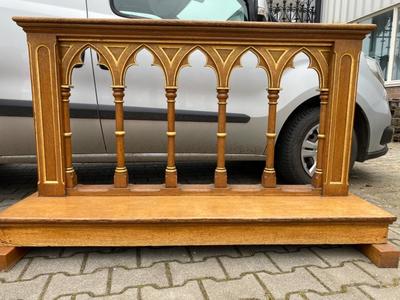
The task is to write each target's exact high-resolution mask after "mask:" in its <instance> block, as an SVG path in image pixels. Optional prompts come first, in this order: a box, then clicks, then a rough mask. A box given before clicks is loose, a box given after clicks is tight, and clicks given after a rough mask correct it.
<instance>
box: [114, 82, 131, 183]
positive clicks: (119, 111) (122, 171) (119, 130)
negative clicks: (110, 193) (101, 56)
mask: <svg viewBox="0 0 400 300" xmlns="http://www.w3.org/2000/svg"><path fill="white" fill-rule="evenodd" d="M112 89H113V96H114V102H115V139H116V146H117V147H116V148H117V167H116V168H115V173H114V186H115V187H116V188H125V187H127V186H128V170H127V168H126V166H125V131H124V106H123V104H124V96H125V94H124V90H125V87H124V86H113V87H112Z"/></svg>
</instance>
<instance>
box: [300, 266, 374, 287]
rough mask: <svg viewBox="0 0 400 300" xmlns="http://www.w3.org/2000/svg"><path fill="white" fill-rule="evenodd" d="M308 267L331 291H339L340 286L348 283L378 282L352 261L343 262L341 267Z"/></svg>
mask: <svg viewBox="0 0 400 300" xmlns="http://www.w3.org/2000/svg"><path fill="white" fill-rule="evenodd" d="M308 269H309V270H310V271H311V272H312V273H313V274H314V275H315V276H316V277H317V278H319V279H320V280H321V281H322V282H323V283H324V284H325V285H326V286H328V287H329V288H330V289H331V290H332V291H340V289H341V287H342V286H344V285H350V284H371V285H374V284H378V282H377V281H376V280H374V279H373V278H372V277H371V276H370V275H368V274H367V273H365V272H363V271H362V270H360V269H359V268H358V267H357V266H355V265H354V264H352V263H345V264H344V265H343V266H342V267H334V268H326V269H321V268H317V267H309V268H308Z"/></svg>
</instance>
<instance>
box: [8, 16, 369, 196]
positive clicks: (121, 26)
mask: <svg viewBox="0 0 400 300" xmlns="http://www.w3.org/2000/svg"><path fill="white" fill-rule="evenodd" d="M13 19H14V21H16V22H17V24H18V25H20V26H21V27H23V29H24V30H25V32H27V38H28V45H29V53H30V64H31V77H32V94H33V102H34V111H35V123H36V126H35V130H36V142H37V156H38V172H39V182H38V187H39V194H40V195H43V196H62V195H65V194H66V192H67V191H68V190H70V191H71V190H74V189H76V184H77V180H76V174H75V171H74V168H73V165H72V147H71V136H72V133H71V129H70V121H69V96H70V88H71V77H72V71H73V68H74V67H75V66H77V65H80V64H82V63H83V62H82V61H81V54H82V53H83V51H85V50H86V49H88V48H91V49H93V50H94V51H96V52H97V54H98V57H99V64H102V65H104V66H106V67H107V68H108V69H109V70H110V73H111V77H112V92H113V96H114V99H115V101H114V102H115V119H116V120H115V136H116V149H117V166H116V169H115V176H114V187H115V188H116V189H121V188H122V189H130V190H132V188H129V184H128V172H127V168H126V166H125V146H124V139H125V131H124V120H123V115H124V114H123V102H124V100H123V98H124V89H125V75H126V72H127V69H128V68H129V67H130V66H132V65H134V64H135V61H136V55H137V53H138V52H139V51H140V50H142V49H143V48H145V49H147V50H149V51H150V52H151V53H152V54H153V56H154V64H156V65H158V66H160V67H161V69H162V70H163V72H164V75H165V92H166V106H167V108H168V121H167V124H166V129H167V138H168V149H167V152H168V160H167V168H166V172H165V188H167V189H177V188H178V177H177V169H176V167H175V136H176V134H179V133H176V132H175V98H176V96H177V90H178V88H177V86H178V84H177V78H178V74H179V72H180V70H181V68H182V67H184V66H185V65H187V64H188V57H189V55H190V54H191V53H192V52H193V51H195V50H200V51H201V52H203V53H204V55H205V56H206V58H207V66H209V67H211V68H212V69H213V70H214V71H215V73H216V76H217V81H218V83H217V86H216V92H217V95H216V105H217V106H218V129H217V132H216V139H217V166H216V170H215V182H214V186H215V188H217V189H226V188H227V187H228V184H227V171H226V168H225V141H226V107H227V105H228V97H229V79H230V75H231V73H232V70H233V69H234V68H235V67H239V66H240V58H241V56H242V55H243V54H244V53H246V52H248V51H251V52H253V53H254V54H255V55H256V56H257V58H258V67H260V68H263V69H264V70H265V72H266V76H267V78H268V121H267V125H266V156H267V159H266V166H265V169H264V172H263V176H262V179H261V180H260V182H261V184H262V187H263V189H265V190H271V191H272V192H273V190H275V189H276V188H277V186H276V176H275V169H274V148H275V141H276V128H275V126H276V114H277V104H278V101H279V92H280V90H281V86H280V83H281V77H282V73H283V71H284V70H285V69H286V68H288V67H291V66H292V63H293V58H294V57H295V56H296V55H297V54H298V53H300V52H303V53H305V54H306V55H307V56H308V58H309V60H310V65H309V68H312V69H314V70H315V71H316V72H317V74H318V76H319V85H320V86H319V88H320V95H321V96H320V98H321V115H320V130H319V135H318V138H319V143H318V158H317V167H316V173H315V175H314V177H313V188H314V190H319V189H321V193H322V195H347V194H348V171H349V160H350V150H351V135H352V126H353V116H354V108H355V95H356V84H357V75H358V62H359V54H360V49H361V41H362V39H363V38H364V37H365V35H366V34H367V33H369V32H370V31H372V30H373V29H374V28H375V26H374V25H355V24H350V25H326V24H289V23H263V22H200V21H176V20H132V19H130V20H128V19H126V20H120V19H55V18H32V17H14V18H13ZM250 190H251V189H250ZM75 192H76V190H75Z"/></svg>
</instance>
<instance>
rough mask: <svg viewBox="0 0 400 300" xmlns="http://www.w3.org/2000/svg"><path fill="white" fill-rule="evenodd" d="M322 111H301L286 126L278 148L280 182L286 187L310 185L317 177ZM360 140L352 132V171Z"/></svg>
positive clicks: (316, 108)
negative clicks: (287, 185)
mask: <svg viewBox="0 0 400 300" xmlns="http://www.w3.org/2000/svg"><path fill="white" fill-rule="evenodd" d="M319 113H320V110H319V107H312V108H308V109H305V110H302V111H300V112H299V113H297V114H296V115H294V117H291V120H289V122H288V123H287V124H286V125H285V127H284V128H283V129H282V130H283V131H282V132H281V134H280V135H279V138H278V141H277V144H276V154H275V155H276V156H275V158H276V159H275V164H276V171H277V175H278V178H279V179H280V180H282V181H284V182H285V183H293V184H307V183H310V181H311V177H312V176H313V175H314V173H315V169H316V165H317V147H318V132H319ZM357 150H358V148H357V136H356V134H355V132H354V131H353V141H352V149H351V151H352V153H351V162H350V169H351V168H352V167H353V165H354V162H355V160H356V156H357Z"/></svg>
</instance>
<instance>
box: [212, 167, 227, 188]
mask: <svg viewBox="0 0 400 300" xmlns="http://www.w3.org/2000/svg"><path fill="white" fill-rule="evenodd" d="M214 185H215V187H216V188H220V189H221V188H222V189H223V188H227V187H228V175H227V173H226V170H225V171H215V175H214Z"/></svg>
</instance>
